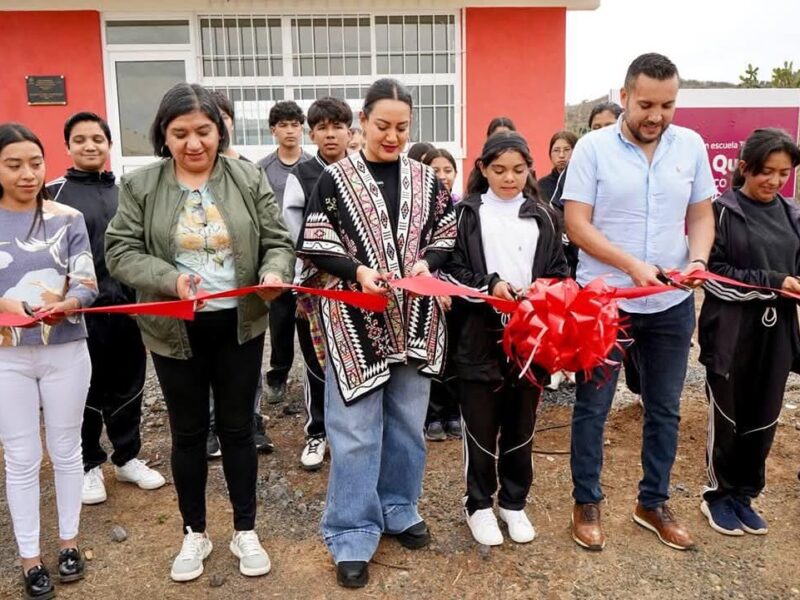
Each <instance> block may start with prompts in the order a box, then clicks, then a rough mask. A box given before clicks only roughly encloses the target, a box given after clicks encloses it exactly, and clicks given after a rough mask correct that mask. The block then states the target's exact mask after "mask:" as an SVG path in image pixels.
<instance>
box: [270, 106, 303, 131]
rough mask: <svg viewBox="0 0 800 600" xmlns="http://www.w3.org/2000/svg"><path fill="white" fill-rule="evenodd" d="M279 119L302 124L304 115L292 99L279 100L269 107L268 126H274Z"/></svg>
mask: <svg viewBox="0 0 800 600" xmlns="http://www.w3.org/2000/svg"><path fill="white" fill-rule="evenodd" d="M281 121H297V122H298V123H300V125H302V124H303V123H305V122H306V116H305V115H304V114H303V109H302V108H300V105H299V104H297V102H295V101H294V100H281V101H280V102H276V103H275V105H274V106H273V107H272V108H270V109H269V126H270V127H275V125H277V124H278V123H280V122H281Z"/></svg>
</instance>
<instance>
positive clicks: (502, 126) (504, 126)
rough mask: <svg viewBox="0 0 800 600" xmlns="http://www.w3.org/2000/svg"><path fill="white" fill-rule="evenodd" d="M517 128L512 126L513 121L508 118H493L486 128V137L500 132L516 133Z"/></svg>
mask: <svg viewBox="0 0 800 600" xmlns="http://www.w3.org/2000/svg"><path fill="white" fill-rule="evenodd" d="M516 130H517V126H516V125H514V121H512V120H511V119H509V118H508V117H495V118H494V119H492V120H491V121H489V127H487V128H486V137H487V138H488V137H489V136H491V135H493V134H495V133H498V132H502V131H516Z"/></svg>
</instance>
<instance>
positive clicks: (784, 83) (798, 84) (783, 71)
mask: <svg viewBox="0 0 800 600" xmlns="http://www.w3.org/2000/svg"><path fill="white" fill-rule="evenodd" d="M748 66H749V65H748ZM772 87H776V88H800V69H797V70H795V69H794V62H793V61H787V60H785V61H783V66H782V67H776V68H774V69H772Z"/></svg>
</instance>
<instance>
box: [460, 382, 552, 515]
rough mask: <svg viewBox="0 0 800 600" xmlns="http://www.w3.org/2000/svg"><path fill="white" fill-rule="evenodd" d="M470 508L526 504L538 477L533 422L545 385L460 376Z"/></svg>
mask: <svg viewBox="0 0 800 600" xmlns="http://www.w3.org/2000/svg"><path fill="white" fill-rule="evenodd" d="M460 386H461V388H460V389H461V394H460V401H461V415H462V417H463V420H464V461H465V463H466V469H465V471H466V478H467V494H466V497H467V503H466V506H467V511H468V512H469V514H472V513H473V512H475V511H476V510H481V509H484V508H491V507H492V505H493V497H494V494H495V492H497V488H498V479H499V484H500V486H499V487H500V491H499V493H498V494H497V503H498V505H499V506H501V507H502V508H505V509H507V510H522V509H523V508H524V507H525V502H526V499H527V497H528V491H529V490H530V487H531V483H532V482H533V462H532V457H531V448H532V446H533V428H534V425H535V424H536V405H537V403H538V400H539V395H540V393H541V390H540V389H537V388H534V387H531V386H529V385H527V384H526V383H525V382H516V381H514V382H512V383H510V384H501V383H499V382H488V383H487V382H480V381H466V380H461V382H460Z"/></svg>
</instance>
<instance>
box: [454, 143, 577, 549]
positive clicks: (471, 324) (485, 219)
mask: <svg viewBox="0 0 800 600" xmlns="http://www.w3.org/2000/svg"><path fill="white" fill-rule="evenodd" d="M531 164H532V159H531V155H530V151H529V150H528V146H527V143H526V142H525V140H524V139H523V138H522V137H521V136H520V135H519V134H517V133H515V132H504V133H497V134H495V135H493V136H492V137H490V138H489V139H488V140H487V141H486V143H485V145H484V147H483V151H482V153H481V156H480V158H479V159H478V160H477V161H476V163H475V169H474V170H473V172H472V174H471V175H470V178H469V183H468V186H467V190H468V196H467V197H466V198H465V199H464V200H462V201H461V202H460V203H459V204H458V207H457V210H458V237H457V241H456V247H455V250H454V252H453V255H452V259H451V262H450V263H448V265H446V266H445V267H444V268H443V271H444V274H445V276H446V277H447V278H448V279H450V280H451V281H455V282H457V283H460V284H463V285H466V286H469V287H471V288H475V289H478V290H480V291H483V292H485V293H488V294H492V295H494V296H496V297H499V298H505V299H512V298H513V297H514V296H515V294H516V292H524V291H525V290H526V289H527V288H528V287H529V286H530V285H531V283H532V282H533V280H535V279H537V278H539V277H558V278H562V277H567V275H568V270H567V263H566V260H565V258H564V252H563V249H562V244H561V232H560V230H559V228H558V225H557V220H556V217H555V216H554V215H553V214H552V213H551V211H550V209H549V208H548V207H547V206H546V205H545V204H544V203H543V202H541V201H540V200H539V196H538V192H537V190H536V187H535V184H533V180H532V178H531V177H530V175H529V168H530V165H531ZM463 305H464V306H463V314H462V315H461V317H462V318H461V327H460V335H459V338H458V343H457V346H456V348H455V351H454V353H453V357H452V360H453V361H454V366H455V370H456V373H457V375H458V377H459V381H460V386H461V389H460V401H461V414H462V417H463V420H464V449H465V461H466V479H467V494H466V497H465V499H464V505H465V512H466V517H467V524H468V525H469V527H470V530H471V531H472V535H473V537H474V538H475V540H476V541H477V542H478V543H481V544H486V545H497V544H500V543H502V541H503V537H502V533H501V532H500V530H499V528H498V525H497V520H496V518H495V515H494V512H493V510H492V508H493V504H494V500H493V496H494V494H495V492H496V491H497V488H498V476H499V483H500V485H499V488H500V489H499V493H498V505H499V515H500V518H501V519H502V520H503V521H505V522H506V523H507V524H508V529H509V535H510V537H511V538H512V539H513V540H514V541H516V542H529V541H531V540H532V539H533V538H534V536H535V531H534V529H533V526H532V525H531V523H530V521H528V518H527V517H526V516H525V512H524V508H525V504H526V498H527V495H528V491H529V490H530V486H531V482H532V480H533V467H532V463H531V447H532V444H533V429H534V423H535V420H536V406H537V404H538V401H539V395H540V393H541V387H539V386H534V385H533V384H531V383H529V382H528V381H527V380H526V379H524V378H522V379H520V378H519V371H518V370H517V369H515V368H514V367H513V365H511V364H510V363H509V361H508V359H507V358H506V357H505V356H504V355H503V350H502V346H501V344H500V341H501V339H502V335H503V322H502V319H501V315H500V314H499V313H498V312H496V311H495V310H494V309H493V308H492V307H491V306H489V305H487V304H485V303H472V302H464V303H463ZM540 375H541V376H542V379H546V374H545V373H544V372H543V371H542V372H541V373H540Z"/></svg>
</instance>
